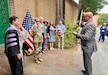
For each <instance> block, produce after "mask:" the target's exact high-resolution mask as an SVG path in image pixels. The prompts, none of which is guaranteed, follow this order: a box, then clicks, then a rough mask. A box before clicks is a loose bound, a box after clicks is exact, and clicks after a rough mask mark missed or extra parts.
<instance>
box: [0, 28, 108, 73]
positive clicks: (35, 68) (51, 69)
mask: <svg viewBox="0 0 108 75" xmlns="http://www.w3.org/2000/svg"><path fill="white" fill-rule="evenodd" d="M98 37H99V28H97V37H96V39H97V41H98ZM97 46H98V51H97V52H96V53H94V54H93V56H92V60H93V75H108V39H107V38H106V40H105V42H104V43H102V42H99V43H98V42H97ZM3 50H4V47H3V45H0V75H11V73H10V67H9V64H8V61H7V58H6V56H5V54H4V53H3ZM42 58H43V59H44V62H42V63H41V64H36V63H35V62H34V57H33V55H31V56H24V75H83V74H82V73H81V72H80V71H81V70H82V69H83V59H82V51H81V47H80V46H79V47H75V48H71V49H66V50H63V51H61V50H53V51H50V50H48V51H46V53H45V54H43V55H42Z"/></svg>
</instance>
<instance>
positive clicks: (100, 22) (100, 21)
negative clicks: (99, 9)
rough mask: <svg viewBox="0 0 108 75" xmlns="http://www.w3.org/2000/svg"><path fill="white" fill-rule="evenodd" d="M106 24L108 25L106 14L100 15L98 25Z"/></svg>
mask: <svg viewBox="0 0 108 75" xmlns="http://www.w3.org/2000/svg"><path fill="white" fill-rule="evenodd" d="M103 23H107V24H108V14H101V15H100V17H99V20H98V24H99V25H100V24H103Z"/></svg>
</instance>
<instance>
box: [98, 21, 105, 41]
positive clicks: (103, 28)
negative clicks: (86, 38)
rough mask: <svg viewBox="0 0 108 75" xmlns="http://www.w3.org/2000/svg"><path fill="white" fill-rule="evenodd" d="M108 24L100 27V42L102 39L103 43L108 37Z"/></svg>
mask: <svg viewBox="0 0 108 75" xmlns="http://www.w3.org/2000/svg"><path fill="white" fill-rule="evenodd" d="M106 29H107V28H106V23H104V24H102V26H101V27H100V37H99V40H98V42H99V41H100V40H101V39H102V42H104V40H105V35H106Z"/></svg>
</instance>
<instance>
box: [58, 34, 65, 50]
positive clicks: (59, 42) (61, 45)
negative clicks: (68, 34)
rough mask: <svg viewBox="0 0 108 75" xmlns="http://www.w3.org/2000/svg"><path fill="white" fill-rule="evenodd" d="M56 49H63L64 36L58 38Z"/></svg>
mask: <svg viewBox="0 0 108 75" xmlns="http://www.w3.org/2000/svg"><path fill="white" fill-rule="evenodd" d="M58 48H59V49H60V48H61V49H64V34H63V35H62V36H58Z"/></svg>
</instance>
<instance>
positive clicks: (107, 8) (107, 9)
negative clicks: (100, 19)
mask: <svg viewBox="0 0 108 75" xmlns="http://www.w3.org/2000/svg"><path fill="white" fill-rule="evenodd" d="M99 13H108V5H105V6H104V7H103V8H102V9H101V10H100V12H99Z"/></svg>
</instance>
